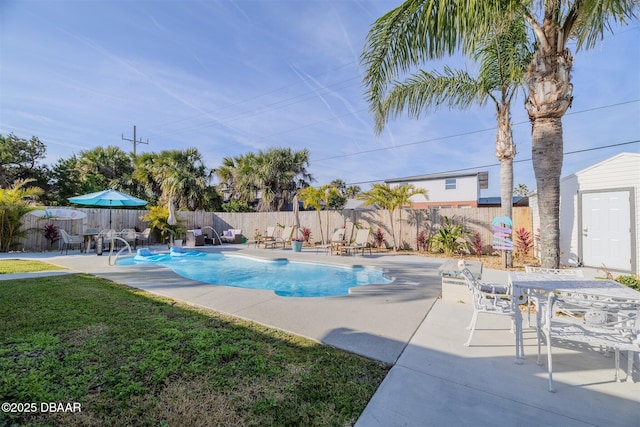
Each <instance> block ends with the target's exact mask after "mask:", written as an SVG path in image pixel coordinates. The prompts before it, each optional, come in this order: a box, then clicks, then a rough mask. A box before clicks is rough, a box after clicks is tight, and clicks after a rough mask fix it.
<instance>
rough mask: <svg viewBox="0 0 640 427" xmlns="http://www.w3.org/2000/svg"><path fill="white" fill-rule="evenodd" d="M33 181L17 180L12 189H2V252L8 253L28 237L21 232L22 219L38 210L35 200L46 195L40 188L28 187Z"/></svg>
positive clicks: (0, 195) (0, 237) (25, 233)
mask: <svg viewBox="0 0 640 427" xmlns="http://www.w3.org/2000/svg"><path fill="white" fill-rule="evenodd" d="M33 181H34V180H33V179H23V180H17V181H15V182H14V183H13V186H12V187H11V188H0V252H8V251H9V250H10V249H12V248H13V247H14V246H15V245H17V244H18V239H21V238H24V237H26V236H27V232H26V231H24V230H22V231H21V230H20V227H21V226H22V217H23V216H24V215H26V214H27V213H29V212H31V211H33V210H36V209H37V208H36V207H35V204H34V203H35V202H34V200H35V199H37V198H38V196H40V195H41V194H43V193H44V191H43V190H42V189H41V188H39V187H27V185H28V184H30V183H31V182H33Z"/></svg>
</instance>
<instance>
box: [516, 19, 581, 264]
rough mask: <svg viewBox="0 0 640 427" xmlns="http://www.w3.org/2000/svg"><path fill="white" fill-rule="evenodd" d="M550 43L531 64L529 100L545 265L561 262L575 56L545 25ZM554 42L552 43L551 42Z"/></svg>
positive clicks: (528, 106) (555, 32)
mask: <svg viewBox="0 0 640 427" xmlns="http://www.w3.org/2000/svg"><path fill="white" fill-rule="evenodd" d="M544 33H545V35H547V37H546V40H545V41H547V42H548V44H546V46H543V47H542V48H539V49H538V50H537V51H536V53H535V55H534V58H533V60H532V62H531V64H530V65H529V70H528V72H527V86H528V87H529V96H528V97H527V101H526V103H525V107H526V108H527V112H528V113H529V119H530V120H531V123H532V130H531V133H532V135H531V151H532V153H531V154H532V156H531V158H532V161H533V170H534V173H535V176H536V185H537V191H538V214H539V217H540V261H541V265H542V267H546V268H558V267H559V265H560V175H561V173H562V160H563V140H562V116H563V115H564V114H565V112H566V111H567V109H569V107H570V106H571V101H572V99H573V96H572V93H573V85H572V84H571V82H570V73H571V69H572V66H573V57H572V56H571V54H570V52H569V50H568V49H564V50H562V51H560V50H559V49H558V48H557V46H558V45H559V44H560V43H561V41H558V40H557V36H556V34H557V29H554V28H552V26H545V28H544ZM549 42H550V43H549Z"/></svg>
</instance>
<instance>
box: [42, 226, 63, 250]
mask: <svg viewBox="0 0 640 427" xmlns="http://www.w3.org/2000/svg"><path fill="white" fill-rule="evenodd" d="M42 233H43V234H44V238H45V239H47V240H48V241H49V248H51V247H52V246H53V242H55V241H56V240H58V239H59V238H60V234H59V233H58V227H57V226H56V225H55V224H52V223H49V224H45V225H44V227H42Z"/></svg>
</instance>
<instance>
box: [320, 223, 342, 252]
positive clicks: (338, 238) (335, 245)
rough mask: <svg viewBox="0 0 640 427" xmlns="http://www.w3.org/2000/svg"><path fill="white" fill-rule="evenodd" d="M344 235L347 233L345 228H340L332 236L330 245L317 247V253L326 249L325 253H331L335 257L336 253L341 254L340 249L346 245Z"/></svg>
mask: <svg viewBox="0 0 640 427" xmlns="http://www.w3.org/2000/svg"><path fill="white" fill-rule="evenodd" d="M344 233H345V229H344V228H338V229H337V230H336V231H334V232H333V235H332V236H331V240H330V241H329V243H325V244H324V245H317V246H316V253H317V252H318V249H324V251H325V253H330V254H331V255H333V252H334V251H335V252H336V253H338V252H340V248H341V247H342V246H344V244H345V241H344Z"/></svg>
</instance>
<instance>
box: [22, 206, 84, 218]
mask: <svg viewBox="0 0 640 427" xmlns="http://www.w3.org/2000/svg"><path fill="white" fill-rule="evenodd" d="M29 213H30V214H31V215H35V216H37V217H40V218H44V219H60V220H73V219H82V218H86V217H87V214H86V213H84V212H82V211H77V210H75V209H60V208H54V209H51V208H49V209H46V210H36V211H31V212H29Z"/></svg>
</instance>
